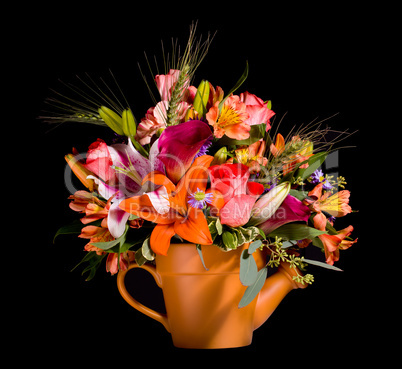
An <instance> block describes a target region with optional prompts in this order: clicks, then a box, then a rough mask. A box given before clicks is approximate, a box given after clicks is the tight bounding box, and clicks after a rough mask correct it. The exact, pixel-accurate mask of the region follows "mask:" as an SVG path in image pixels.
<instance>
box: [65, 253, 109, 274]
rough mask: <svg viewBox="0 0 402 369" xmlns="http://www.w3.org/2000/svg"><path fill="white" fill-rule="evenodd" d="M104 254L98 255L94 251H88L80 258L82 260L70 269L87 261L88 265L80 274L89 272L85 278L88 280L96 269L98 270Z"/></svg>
mask: <svg viewBox="0 0 402 369" xmlns="http://www.w3.org/2000/svg"><path fill="white" fill-rule="evenodd" d="M105 256H106V255H105V254H104V255H98V254H97V253H96V252H95V251H89V252H87V253H86V255H85V256H84V257H83V258H82V260H81V261H80V262H79V263H78V264H77V265H76V266H75V267H74V268H73V269H71V271H73V270H75V269H76V268H77V267H78V266H79V265H81V264H83V263H85V262H88V263H89V265H88V266H87V267H86V268H85V269H84V270H83V271H82V273H81V275H84V274H85V273H87V272H89V275H88V277H87V278H86V279H85V280H86V281H90V280H91V279H92V278H93V277H94V276H95V273H96V271H97V270H98V268H99V266H100V264H101V262H102V260H103V258H104V257H105Z"/></svg>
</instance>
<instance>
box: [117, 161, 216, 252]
mask: <svg viewBox="0 0 402 369" xmlns="http://www.w3.org/2000/svg"><path fill="white" fill-rule="evenodd" d="M212 159H213V157H212V156H209V155H203V156H200V157H198V158H196V159H195V160H194V162H193V164H192V165H191V167H190V168H189V169H188V171H187V172H186V174H185V175H184V176H183V177H182V178H181V179H180V181H179V182H178V183H177V185H174V184H173V182H172V181H171V180H170V179H169V178H167V177H166V176H165V175H164V174H163V173H162V172H158V171H154V172H151V173H149V174H148V175H147V176H146V177H145V178H144V180H143V183H146V182H148V181H149V182H152V183H154V184H155V185H157V186H164V187H165V188H166V192H167V195H168V200H169V208H168V209H163V211H161V209H159V212H158V211H157V210H156V209H155V208H154V207H153V206H152V203H151V201H150V199H149V197H148V195H147V194H143V195H141V196H134V197H131V198H128V199H125V200H123V201H122V202H121V203H120V205H119V206H120V208H121V209H123V210H124V211H126V212H128V213H131V214H134V215H137V216H139V217H141V218H143V219H145V220H148V221H151V222H153V223H156V224H157V225H156V226H155V228H154V230H153V231H152V234H151V238H150V245H151V248H152V250H153V251H154V252H155V253H156V254H160V255H167V252H168V249H169V246H170V239H171V238H172V237H173V236H174V235H175V234H177V235H179V236H180V237H182V238H183V239H185V240H187V241H189V242H192V243H196V244H202V245H211V244H212V237H211V233H210V232H209V228H208V223H207V220H206V219H205V216H204V213H203V211H202V210H201V209H198V208H194V207H192V206H190V205H189V204H188V196H189V195H190V194H193V193H195V192H197V191H204V192H205V190H206V186H207V180H208V170H207V168H208V167H209V165H210V164H211V162H212Z"/></svg>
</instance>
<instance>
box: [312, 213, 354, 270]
mask: <svg viewBox="0 0 402 369" xmlns="http://www.w3.org/2000/svg"><path fill="white" fill-rule="evenodd" d="M313 222H314V227H315V228H316V229H318V230H320V231H325V227H326V224H327V218H326V217H325V215H324V214H323V213H317V214H316V215H315V216H314V218H313ZM352 231H353V226H351V225H350V226H348V227H346V228H345V229H342V230H340V231H338V233H337V234H336V235H329V234H321V235H319V236H318V238H319V239H320V240H321V242H322V244H323V245H324V251H325V259H326V260H325V261H326V263H327V264H329V265H334V262H336V261H338V260H339V250H346V249H348V248H349V247H351V246H352V245H353V244H354V243H356V242H357V239H355V240H352V241H349V240H345V238H347V237H349V235H350V234H351V233H352Z"/></svg>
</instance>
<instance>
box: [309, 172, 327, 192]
mask: <svg viewBox="0 0 402 369" xmlns="http://www.w3.org/2000/svg"><path fill="white" fill-rule="evenodd" d="M310 180H311V183H313V184H318V183H322V188H323V189H324V190H330V189H331V188H332V185H331V183H329V181H328V179H326V178H325V176H324V173H323V172H322V170H320V169H317V170H316V171H314V173H313V174H312V175H311V177H310Z"/></svg>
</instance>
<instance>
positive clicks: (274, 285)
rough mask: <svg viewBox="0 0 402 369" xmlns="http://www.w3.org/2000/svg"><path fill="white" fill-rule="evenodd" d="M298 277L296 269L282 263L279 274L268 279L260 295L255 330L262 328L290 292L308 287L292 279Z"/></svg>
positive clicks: (256, 309)
mask: <svg viewBox="0 0 402 369" xmlns="http://www.w3.org/2000/svg"><path fill="white" fill-rule="evenodd" d="M296 275H297V271H296V269H294V268H290V267H289V264H288V263H282V264H281V265H280V266H279V268H278V270H277V272H276V273H275V274H273V275H271V276H270V277H269V278H267V280H266V281H265V284H264V286H263V288H262V290H261V291H260V293H259V295H258V300H257V305H256V308H255V315H254V329H257V328H258V327H260V326H261V325H262V324H263V323H264V322H265V321H266V320H267V319H268V318H269V317H270V316H271V314H272V313H273V312H274V310H275V309H276V308H277V307H278V305H279V304H280V302H281V301H282V300H283V298H284V297H285V296H286V295H287V294H288V293H289V292H290V291H292V290H293V289H297V288H306V287H307V284H302V283H298V282H296V281H294V280H293V278H292V277H293V276H296Z"/></svg>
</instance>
